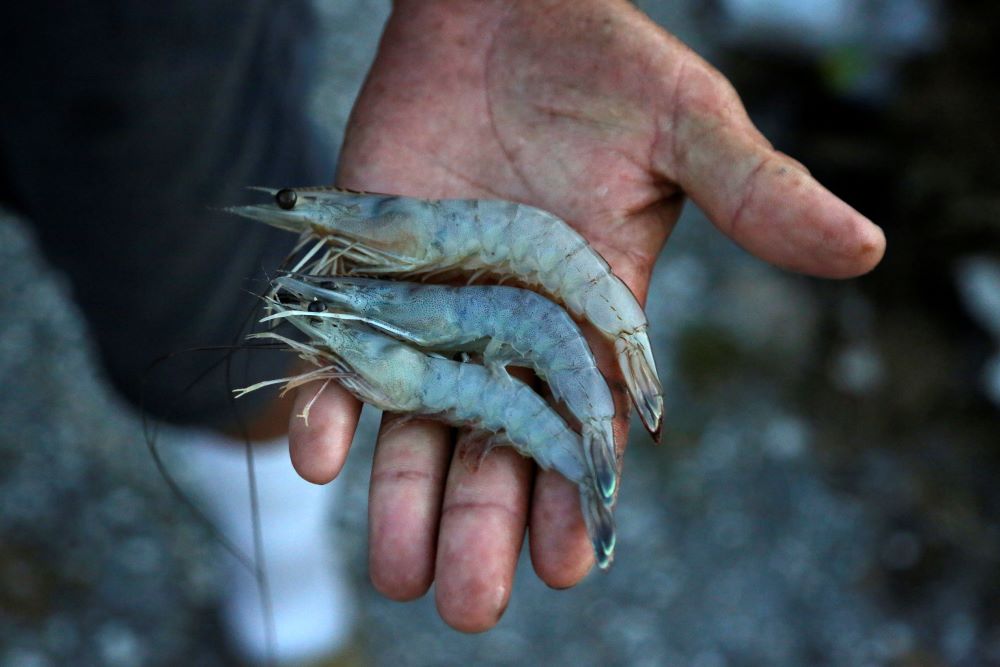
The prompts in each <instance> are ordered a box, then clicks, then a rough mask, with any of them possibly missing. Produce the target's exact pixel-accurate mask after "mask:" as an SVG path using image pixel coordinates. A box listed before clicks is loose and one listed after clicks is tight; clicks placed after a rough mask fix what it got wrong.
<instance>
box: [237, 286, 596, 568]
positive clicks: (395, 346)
mask: <svg viewBox="0 0 1000 667" xmlns="http://www.w3.org/2000/svg"><path fill="white" fill-rule="evenodd" d="M299 306H300V307H299V308H292V307H289V306H288V305H285V304H281V303H278V302H274V303H273V304H272V308H273V309H274V310H275V311H276V312H277V313H282V314H283V315H284V317H283V318H282V319H285V320H287V321H289V322H291V323H292V324H293V325H295V326H296V327H297V328H298V329H299V330H301V331H302V332H303V333H305V335H306V336H307V339H308V340H307V342H299V341H295V340H292V339H289V338H286V337H284V336H281V335H280V334H277V333H273V332H266V333H261V334H256V336H257V337H268V338H274V339H277V340H280V341H282V342H284V343H285V344H287V345H288V346H289V347H291V348H292V349H294V350H296V351H298V352H299V354H300V356H301V357H302V358H303V359H305V360H306V361H309V362H311V363H312V364H314V365H316V366H317V367H318V368H316V369H315V370H313V371H310V372H308V373H305V374H303V375H302V376H299V377H297V378H290V379H288V380H287V382H286V385H287V386H297V385H299V384H304V383H305V382H311V381H314V380H319V379H331V378H332V379H336V380H337V381H338V382H339V383H340V384H341V385H343V386H344V387H345V388H346V389H347V390H348V391H350V392H351V393H353V394H354V395H355V396H356V397H358V398H359V399H360V400H362V401H364V402H366V403H370V404H372V405H374V406H375V407H378V408H381V409H382V410H387V411H390V412H397V413H402V414H405V415H420V416H426V417H432V418H435V419H439V420H441V421H444V422H446V423H448V424H451V425H453V426H465V427H469V428H471V429H473V430H474V431H476V432H477V434H479V435H482V436H483V440H482V442H483V444H482V447H483V450H482V454H483V455H484V454H485V453H486V452H487V451H488V450H489V449H490V448H491V447H494V446H498V445H509V446H512V447H514V448H515V449H516V450H517V451H518V452H519V453H521V454H522V455H524V456H528V457H531V458H532V459H534V460H535V462H536V463H537V464H538V465H539V466H540V467H542V468H544V469H546V470H550V469H551V470H555V471H556V472H558V473H560V474H561V475H562V476H563V477H565V478H566V479H568V480H570V481H571V482H573V483H575V484H576V485H577V487H578V488H579V493H580V506H581V510H582V512H583V518H584V524H585V525H586V528H587V533H588V536H589V537H590V540H591V543H592V544H593V547H594V553H595V555H596V560H597V564H598V566H600V567H601V568H602V569H603V568H607V567H608V565H609V564H610V563H611V560H612V556H613V554H614V546H615V528H614V519H613V518H612V516H611V511H610V510H609V509H608V508H607V507H606V505H605V503H604V501H603V500H602V498H601V497H600V495H599V493H598V492H597V491H596V488H597V484H596V481H595V480H594V479H593V476H592V473H591V471H590V468H589V466H588V464H587V462H586V461H585V459H584V455H583V447H582V443H581V440H580V436H579V435H578V434H577V433H575V432H574V431H573V430H572V429H570V428H569V426H568V425H567V424H566V422H565V421H563V419H562V418H561V417H560V416H559V415H558V414H556V412H555V411H554V410H553V409H552V408H551V407H550V406H549V405H548V404H547V403H546V402H545V400H544V399H543V398H542V397H541V396H539V395H538V394H537V393H535V391H534V390H532V389H531V388H530V387H528V385H526V384H524V383H523V382H520V381H519V380H516V379H514V378H510V377H507V378H503V377H499V376H498V375H497V374H495V373H492V372H490V371H489V370H488V369H486V368H485V367H483V366H479V365H477V364H470V363H462V362H458V361H451V360H449V359H445V358H443V357H439V356H432V355H428V354H425V353H422V352H420V351H418V350H415V349H413V348H411V347H409V346H408V345H406V344H404V343H401V342H399V341H397V340H395V339H393V338H391V337H389V336H386V335H385V334H382V333H379V332H377V331H375V330H374V329H372V328H371V327H369V326H368V325H366V324H363V323H361V322H357V321H351V320H342V319H335V318H330V317H324V316H323V315H324V313H322V312H313V311H310V310H309V308H308V306H309V304H308V303H302V304H299ZM263 384H268V383H260V384H259V385H255V386H254V387H249V388H247V389H246V390H243V391H250V390H252V389H254V388H256V387H258V386H261V385H263Z"/></svg>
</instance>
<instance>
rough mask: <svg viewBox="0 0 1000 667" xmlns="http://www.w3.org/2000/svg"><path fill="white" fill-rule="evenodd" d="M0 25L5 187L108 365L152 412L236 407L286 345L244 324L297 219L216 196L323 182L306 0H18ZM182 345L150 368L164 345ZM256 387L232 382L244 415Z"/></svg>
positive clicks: (212, 417) (215, 414) (187, 417)
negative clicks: (227, 358)
mask: <svg viewBox="0 0 1000 667" xmlns="http://www.w3.org/2000/svg"><path fill="white" fill-rule="evenodd" d="M15 7H16V8H15V9H9V10H3V13H4V16H3V18H2V22H3V23H4V26H3V27H2V28H0V35H2V37H0V53H2V56H0V57H2V60H3V62H2V66H3V80H4V83H3V86H2V90H0V198H2V201H3V204H4V205H5V206H8V207H11V208H13V209H15V210H17V211H18V212H19V213H20V214H22V215H23V216H24V217H26V218H27V219H28V220H29V221H31V222H32V223H33V224H34V225H35V228H36V231H37V235H38V238H39V240H40V242H41V245H42V248H43V250H44V252H45V253H46V255H47V257H48V258H49V259H50V261H51V262H52V263H53V264H54V265H55V266H56V267H57V268H58V269H60V270H61V271H63V272H64V273H65V274H66V275H67V276H68V277H69V279H70V281H71V284H72V288H73V291H74V294H75V297H76V300H77V302H78V303H79V305H80V307H81V309H82V311H83V313H84V315H85V317H86V319H87V321H88V323H89V326H90V328H91V331H92V333H93V335H94V337H95V339H96V341H97V343H98V346H99V349H100V353H101V357H102V360H103V362H104V365H105V367H106V369H107V374H108V376H109V378H110V380H111V381H112V383H113V384H114V386H115V387H116V388H117V389H118V390H119V391H120V392H121V393H122V394H123V395H124V396H125V397H127V398H128V399H129V400H131V401H132V402H134V403H136V404H139V403H140V401H141V402H142V404H143V408H144V409H146V410H147V411H148V412H150V413H151V414H153V415H155V416H157V417H160V418H163V419H167V420H170V421H175V422H179V423H187V424H199V425H205V426H224V425H230V424H232V419H233V414H232V408H231V404H232V402H231V400H230V398H229V396H230V389H231V386H230V383H232V384H233V385H236V386H240V385H243V384H244V383H246V382H252V381H256V380H259V379H265V378H269V377H280V376H281V375H282V374H284V373H285V372H286V371H287V368H288V366H289V364H290V362H291V360H292V359H291V357H290V356H289V355H288V354H285V353H277V352H270V351H254V352H252V353H246V352H244V353H241V354H245V355H246V358H245V359H240V358H239V357H236V358H234V359H233V361H232V365H231V378H227V377H226V373H225V371H224V367H225V365H226V364H223V363H220V364H219V366H218V367H217V368H216V369H215V370H214V371H212V372H209V373H208V374H207V375H205V377H202V378H201V379H200V380H199V381H198V382H197V383H196V384H195V385H194V386H193V387H189V385H190V384H191V383H192V382H193V381H194V380H195V379H196V378H198V377H199V376H200V375H202V374H203V373H204V372H205V370H206V369H207V368H209V367H210V366H212V364H213V363H216V362H218V361H219V360H220V358H221V355H222V354H223V353H220V352H215V353H205V352H184V351H183V350H187V349H189V348H193V347H200V346H224V345H229V344H232V343H234V342H239V341H240V340H241V336H242V333H244V332H245V331H246V330H247V327H248V325H249V324H250V323H252V310H253V309H254V308H255V306H256V305H257V304H258V303H259V300H258V299H256V298H255V297H254V296H253V294H254V293H255V292H260V291H261V288H262V285H263V284H264V283H263V280H262V278H263V277H264V276H265V275H266V274H267V273H272V274H273V272H274V270H275V269H276V268H277V267H278V265H279V263H280V262H281V260H282V259H283V258H284V257H285V256H286V254H287V253H288V252H289V250H290V249H291V246H292V245H293V244H294V242H295V238H294V236H293V235H291V234H289V233H287V232H281V231H278V230H272V229H269V228H267V227H264V226H262V225H256V224H254V223H252V222H250V221H246V220H240V219H237V218H234V217H232V216H229V215H226V214H224V213H220V212H218V211H217V209H218V208H219V207H221V206H224V205H228V204H233V203H239V202H242V201H245V200H247V198H248V196H249V195H248V193H247V192H246V191H245V190H243V186H246V185H271V186H279V187H280V186H284V185H302V184H317V183H327V182H330V180H331V179H332V176H333V172H334V164H335V160H334V153H333V151H332V150H331V149H330V148H329V147H328V146H327V145H324V142H323V141H322V140H321V139H320V138H319V137H318V136H317V133H316V132H315V131H314V129H313V128H312V127H311V126H310V123H309V121H308V120H307V118H306V99H307V93H308V89H309V81H310V74H311V72H312V71H313V69H314V68H313V66H312V58H313V55H314V47H315V40H314V39H313V35H312V30H313V26H314V25H315V20H314V17H313V12H312V9H311V5H310V4H309V3H308V2H304V1H300V0H275V1H273V2H269V1H267V0H255V1H248V0H241V1H239V2H210V1H205V0H183V1H180V2H168V3H149V2H130V1H125V0H114V1H107V2H101V3H89V2H65V3H60V2H37V3H17V4H16V5H15ZM169 353H174V354H173V356H171V357H170V358H169V359H168V360H166V361H164V362H163V363H161V364H159V365H158V366H157V367H156V368H155V369H154V370H152V371H148V369H149V366H150V364H151V363H152V362H153V361H154V360H155V359H157V358H158V357H160V356H161V355H165V354H169ZM267 398H268V397H267V396H265V395H259V396H257V397H253V395H251V397H248V398H244V399H240V401H239V404H241V405H242V407H243V410H242V412H244V414H245V415H249V414H252V413H253V411H254V410H255V408H256V407H258V406H259V404H260V403H261V401H263V400H266V399H267Z"/></svg>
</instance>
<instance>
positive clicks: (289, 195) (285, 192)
mask: <svg viewBox="0 0 1000 667" xmlns="http://www.w3.org/2000/svg"><path fill="white" fill-rule="evenodd" d="M298 200H299V196H298V195H297V194H295V190H292V189H291V188H282V189H281V190H278V192H277V194H275V195H274V201H275V202H277V204H278V207H279V208H283V209H285V210H286V211H288V210H290V209H293V208H295V202H297V201H298Z"/></svg>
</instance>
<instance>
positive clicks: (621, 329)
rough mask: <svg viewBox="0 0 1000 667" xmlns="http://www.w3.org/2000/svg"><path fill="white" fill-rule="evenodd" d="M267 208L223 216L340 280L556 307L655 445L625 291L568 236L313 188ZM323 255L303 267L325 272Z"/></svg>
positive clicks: (498, 204) (475, 210) (484, 205)
mask: <svg viewBox="0 0 1000 667" xmlns="http://www.w3.org/2000/svg"><path fill="white" fill-rule="evenodd" d="M267 191H268V192H270V193H272V194H274V195H275V197H276V200H277V203H275V204H267V205H258V206H238V207H232V208H229V209H227V210H229V211H230V212H232V213H236V214H238V215H242V216H245V217H248V218H252V219H255V220H260V221H262V222H265V223H268V224H270V225H274V226H276V227H280V228H282V229H287V230H291V231H295V232H300V233H306V234H311V235H314V236H315V237H317V238H322V239H324V240H326V242H327V243H328V244H329V246H330V250H329V252H330V253H332V256H336V257H337V258H339V259H342V260H343V261H344V262H345V263H346V264H347V266H348V273H353V274H366V275H393V276H422V277H424V278H427V277H430V276H432V275H433V274H442V273H448V272H462V273H468V274H472V276H473V277H478V276H480V275H484V274H490V275H492V276H496V277H499V278H501V279H504V278H514V279H516V280H518V281H520V282H521V283H524V284H525V285H527V286H530V287H532V288H535V289H538V290H539V291H541V292H543V293H545V294H546V295H548V296H550V297H552V298H554V299H556V300H557V301H560V302H561V303H563V304H565V305H566V307H567V309H568V310H569V311H570V312H571V313H573V314H574V315H576V316H578V317H581V318H583V319H585V320H587V321H589V322H591V323H592V324H593V325H594V326H595V327H596V328H597V329H598V330H599V331H601V332H602V333H603V334H604V335H605V336H607V337H608V338H610V339H612V340H613V341H614V343H615V353H616V356H617V359H618V365H619V366H620V368H621V370H622V374H623V376H624V378H625V383H626V386H627V387H628V390H629V393H630V395H631V397H632V400H633V402H634V403H635V405H636V407H637V408H638V410H639V415H640V417H641V418H642V421H643V423H644V424H645V425H646V428H647V429H648V430H649V431H650V433H652V434H653V436H654V437H656V438H658V437H659V429H660V420H661V418H662V415H663V396H662V389H661V387H660V381H659V378H658V377H657V374H656V364H655V363H654V361H653V354H652V350H651V349H650V344H649V337H648V335H647V333H646V328H647V322H646V316H645V314H644V313H643V311H642V307H641V306H639V303H638V301H636V299H635V296H634V295H633V294H632V293H631V292H630V291H629V289H628V287H626V285H625V283H623V282H622V281H621V280H620V279H619V278H618V277H617V276H615V275H614V274H613V273H612V272H611V268H610V267H609V266H608V264H607V262H605V261H604V259H603V258H601V256H600V255H598V254H597V252H596V251H595V250H594V249H593V248H591V247H590V245H589V244H588V243H587V241H586V240H585V239H584V238H583V237H582V236H580V234H578V233H577V232H576V231H575V230H574V229H573V228H572V227H570V226H569V225H567V224H566V223H565V222H564V221H563V220H561V219H559V218H557V217H556V216H554V215H552V214H551V213H547V212H545V211H542V210H541V209H537V208H534V207H531V206H526V205H524V204H517V203H514V202H506V201H493V200H476V199H468V200H464V199H444V200H427V199H414V198H409V197H399V196H395V195H375V194H363V193H356V192H348V191H341V190H336V189H323V188H297V189H284V190H267ZM329 262H330V255H328V256H327V257H325V258H322V259H320V260H319V261H317V262H316V263H314V264H313V265H312V267H311V269H310V270H311V271H312V272H314V273H325V272H327V270H326V267H328V266H329Z"/></svg>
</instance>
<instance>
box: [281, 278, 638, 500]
mask: <svg viewBox="0 0 1000 667" xmlns="http://www.w3.org/2000/svg"><path fill="white" fill-rule="evenodd" d="M274 285H275V286H276V287H277V288H278V290H279V291H278V298H279V299H280V298H281V296H282V292H285V293H288V294H291V295H293V296H294V298H295V299H297V300H298V301H304V302H310V303H311V305H310V308H311V310H312V312H316V311H317V310H322V312H324V314H325V315H328V316H330V317H333V318H340V319H351V320H359V321H362V322H365V323H367V324H369V325H371V326H372V327H375V328H377V329H378V330H380V331H382V332H385V333H388V334H390V335H391V336H393V337H395V338H398V339H400V340H403V341H405V342H407V343H410V344H411V345H414V346H417V347H419V348H421V349H424V350H432V351H439V352H457V351H461V352H473V353H480V354H482V357H483V363H484V365H485V366H486V368H487V369H489V370H490V371H491V372H492V373H493V374H494V375H496V376H499V377H501V378H504V379H509V376H508V375H507V372H506V370H505V366H507V365H508V364H510V365H515V366H527V367H530V368H532V369H534V371H535V372H536V374H537V375H538V376H539V377H541V378H542V379H543V380H545V381H546V382H547V383H548V385H549V388H550V390H551V392H552V395H553V397H554V398H555V399H556V400H559V401H562V402H563V403H564V404H565V405H566V407H567V408H568V410H569V412H570V413H571V414H572V415H573V417H575V418H576V420H578V421H579V423H580V430H581V434H582V436H583V451H584V457H585V458H586V461H587V464H588V467H589V468H590V472H591V473H592V474H593V476H594V479H595V480H596V481H597V483H598V490H599V492H600V493H601V496H602V498H603V500H604V502H605V504H607V505H609V506H610V505H611V503H612V502H613V500H614V495H615V489H616V486H617V473H618V471H617V460H616V459H617V457H616V453H615V445H614V437H613V435H612V429H611V421H612V419H613V418H614V415H615V405H614V401H613V399H612V397H611V391H610V389H609V388H608V384H607V381H606V380H605V379H604V376H603V375H601V372H600V371H599V370H598V369H597V365H596V363H595V361H594V356H593V354H592V353H591V351H590V347H589V346H588V345H587V341H586V340H585V339H584V337H583V333H582V332H581V331H580V327H578V326H577V324H576V322H574V321H573V319H572V318H571V317H570V316H569V315H568V314H567V313H566V311H565V310H563V309H562V308H560V307H559V306H558V305H556V304H555V303H553V302H552V301H549V300H548V299H546V298H545V297H543V296H541V295H539V294H536V293H535V292H532V291H530V290H525V289H519V288H516V287H505V286H499V285H474V286H468V287H454V286H451V285H428V284H425V283H412V282H396V281H391V282H390V281H384V280H373V279H370V278H351V277H324V276H283V277H280V278H277V279H275V281H274ZM316 306H319V308H318V309H317V308H316ZM286 314H287V311H286V312H285V313H275V314H274V315H273V316H271V317H272V318H275V319H277V318H280V317H282V316H284V315H286ZM267 319H271V318H265V320H267Z"/></svg>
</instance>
